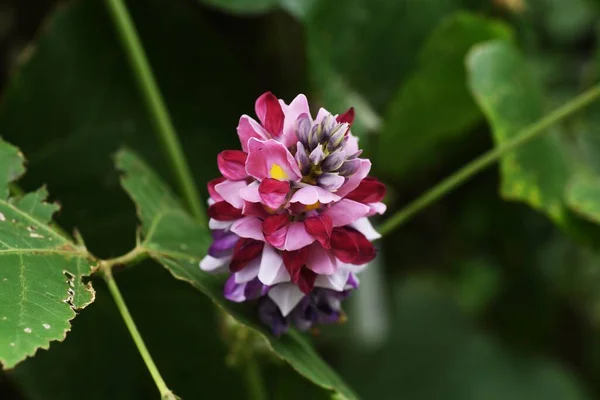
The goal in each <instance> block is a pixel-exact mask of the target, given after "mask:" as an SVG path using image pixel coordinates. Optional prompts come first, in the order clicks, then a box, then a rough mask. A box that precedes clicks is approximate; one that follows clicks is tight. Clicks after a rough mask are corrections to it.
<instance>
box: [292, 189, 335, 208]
mask: <svg viewBox="0 0 600 400" xmlns="http://www.w3.org/2000/svg"><path fill="white" fill-rule="evenodd" d="M340 199H341V197H340V196H338V195H337V194H333V193H331V192H330V191H328V190H325V189H323V188H321V187H319V186H304V187H302V188H300V189H299V190H298V191H297V192H296V193H294V195H293V196H292V198H291V199H290V202H291V203H302V204H304V205H311V204H315V203H316V202H317V201H318V202H320V203H321V204H329V203H331V202H334V201H338V200H340Z"/></svg>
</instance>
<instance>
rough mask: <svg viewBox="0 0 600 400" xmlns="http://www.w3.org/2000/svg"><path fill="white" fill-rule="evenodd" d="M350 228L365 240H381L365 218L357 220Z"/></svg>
mask: <svg viewBox="0 0 600 400" xmlns="http://www.w3.org/2000/svg"><path fill="white" fill-rule="evenodd" d="M350 227H351V228H354V229H356V230H357V231H359V232H360V233H362V234H363V235H365V237H366V238H367V240H371V241H372V240H375V239H379V238H381V235H380V234H379V232H377V231H376V230H375V228H373V225H371V222H370V221H369V219H368V218H367V217H364V218H359V219H357V220H356V221H354V222H352V223H351V224H350Z"/></svg>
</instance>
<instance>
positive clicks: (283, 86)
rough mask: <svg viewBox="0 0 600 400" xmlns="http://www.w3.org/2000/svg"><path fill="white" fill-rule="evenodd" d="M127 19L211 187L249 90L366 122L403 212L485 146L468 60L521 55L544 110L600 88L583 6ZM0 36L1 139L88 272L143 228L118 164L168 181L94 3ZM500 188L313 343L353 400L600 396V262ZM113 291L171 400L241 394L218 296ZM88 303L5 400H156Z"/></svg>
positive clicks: (2, 377) (465, 194)
mask: <svg viewBox="0 0 600 400" xmlns="http://www.w3.org/2000/svg"><path fill="white" fill-rule="evenodd" d="M128 6H129V7H130V10H131V13H132V15H133V17H134V19H135V23H136V25H137V27H138V29H139V31H140V35H141V37H142V40H143V42H144V45H145V47H146V49H147V52H148V56H149V59H150V61H151V63H152V65H153V67H154V69H155V73H156V76H157V79H158V82H159V84H160V87H161V89H162V91H163V94H164V96H165V99H166V102H167V104H168V107H169V109H170V111H171V113H172V116H173V120H174V123H175V126H176V129H177V131H178V133H179V134H180V136H181V139H182V141H183V144H184V147H185V150H186V154H187V156H188V158H189V161H190V163H191V166H192V169H193V171H194V175H195V178H196V181H197V183H198V184H199V185H202V186H203V185H204V182H206V181H207V180H208V179H211V178H212V177H214V176H215V175H216V173H217V168H216V162H215V157H216V154H217V153H218V152H219V151H220V150H222V149H225V148H234V147H235V146H236V141H237V138H236V135H235V127H236V124H237V120H238V118H239V116H240V115H241V114H243V113H248V114H252V112H253V102H254V99H255V98H256V97H257V96H258V95H259V94H261V93H262V92H263V91H265V90H271V91H273V92H274V93H276V94H277V95H278V96H279V97H282V98H284V99H286V100H288V101H289V100H290V99H291V98H292V97H293V96H295V95H296V94H297V93H299V92H303V93H306V94H307V95H308V96H309V98H310V99H311V102H312V103H313V105H314V106H315V110H316V107H317V106H321V105H323V106H325V107H327V108H328V109H330V110H331V111H333V112H340V111H343V110H344V109H345V108H347V107H348V106H349V105H355V106H356V108H357V112H358V116H357V122H356V126H355V133H357V134H359V135H361V137H362V138H361V140H362V142H361V143H363V144H364V146H365V147H366V149H367V154H368V156H369V157H371V158H372V159H373V164H374V169H375V171H374V172H375V174H376V175H378V176H380V177H381V178H382V179H383V180H384V181H385V182H386V183H387V184H388V185H389V195H388V199H387V202H388V205H389V209H390V212H393V211H394V210H397V209H399V208H401V207H402V205H404V204H406V203H407V202H408V201H409V200H411V199H413V198H415V197H417V196H418V195H419V194H420V193H422V192H423V191H424V190H426V189H427V188H428V187H430V186H431V185H433V184H434V183H436V182H437V181H439V180H440V179H442V178H444V177H445V176H447V175H449V174H450V173H451V172H453V171H454V170H455V169H457V168H458V167H460V166H461V165H463V164H465V163H466V162H468V161H469V160H471V159H472V158H474V157H475V156H477V155H478V154H480V153H482V152H484V151H485V150H487V149H489V148H491V147H492V146H493V140H492V135H491V134H490V131H489V128H488V124H487V123H486V121H485V119H484V117H483V114H482V113H481V111H479V108H478V107H477V105H476V104H475V102H474V101H473V99H472V96H471V94H470V92H469V90H468V88H467V86H468V85H467V78H466V72H465V68H464V65H465V61H464V58H465V55H466V52H467V51H468V50H469V49H470V48H471V46H472V45H475V44H477V43H479V42H483V41H486V40H489V39H494V38H505V39H506V38H512V39H510V40H513V41H514V42H515V43H516V45H517V46H518V48H519V49H520V50H521V51H522V53H523V54H524V57H525V60H526V63H527V66H528V67H529V68H530V69H531V71H532V76H533V78H534V80H535V81H536V84H538V85H540V86H541V87H543V89H544V91H545V92H544V93H545V94H544V97H543V107H544V108H545V109H551V108H552V107H554V106H556V105H558V104H561V103H562V102H564V101H566V100H568V99H569V98H571V97H572V96H574V95H575V94H577V93H578V92H580V91H581V90H582V89H584V88H586V87H587V86H589V85H590V83H592V82H594V81H595V80H597V78H598V76H599V69H598V52H597V44H598V43H597V35H596V29H597V26H596V21H597V19H598V15H599V12H600V3H598V2H597V1H594V0H577V1H575V0H570V1H559V0H495V1H491V0H422V1H421V0H419V1H418V0H335V1H334V0H310V1H309V0H304V1H303V0H255V1H251V0H236V1H224V0H204V1H195V0H139V1H137V0H136V1H129V2H128ZM457 13H458V14H457ZM491 19H494V22H492V21H491ZM0 35H1V36H0V88H1V90H2V99H3V100H2V105H1V107H0V135H2V137H3V138H4V139H6V140H9V141H11V142H12V143H14V144H16V145H18V146H19V147H20V148H21V149H22V150H23V152H24V153H25V154H26V155H27V158H28V160H29V164H28V170H29V172H28V174H27V177H26V179H25V181H24V182H23V186H24V187H26V188H27V189H34V188H36V187H38V186H40V185H41V184H43V183H46V184H48V186H49V188H50V191H51V193H52V196H53V198H55V199H57V200H59V201H60V203H61V204H62V205H63V210H62V212H61V213H60V215H59V218H58V222H59V223H60V224H61V225H62V226H64V227H66V228H69V229H71V228H73V227H77V228H78V229H79V230H80V231H81V232H82V234H83V236H84V237H85V238H86V243H87V245H88V247H89V248H90V250H91V251H92V252H94V253H95V254H98V255H100V256H103V257H110V256H117V255H119V254H122V253H123V252H125V251H127V250H128V249H130V248H131V247H132V246H133V243H134V237H135V229H136V223H137V222H136V218H135V210H134V207H133V205H132V204H131V203H130V202H129V200H128V199H127V198H126V196H125V194H124V193H123V192H122V191H121V189H120V188H119V184H118V176H117V174H116V172H115V171H114V167H113V166H112V155H113V154H114V152H115V151H116V150H117V149H118V148H119V147H121V146H123V145H126V146H128V147H131V148H133V149H135V150H136V151H138V152H140V153H141V154H142V155H143V156H144V157H145V158H146V159H147V160H148V161H149V163H150V164H151V165H152V166H153V167H154V168H155V169H157V170H158V171H159V172H160V173H161V174H162V176H163V177H164V178H165V179H167V180H169V178H170V174H169V171H168V169H167V168H166V163H165V161H164V157H163V153H162V151H161V149H160V146H159V143H158V141H157V140H156V137H155V135H154V132H153V130H152V126H151V125H150V123H149V121H148V117H147V114H146V112H145V109H144V108H143V105H142V102H141V99H140V96H139V94H138V92H137V90H136V87H135V85H134V81H133V78H132V75H131V72H130V69H129V67H128V65H127V63H126V59H125V57H124V53H123V51H122V49H121V47H120V45H119V43H118V41H117V38H116V35H115V33H114V29H113V25H112V23H111V21H110V20H109V18H108V15H107V13H106V11H105V7H104V4H103V2H102V1H99V0H71V1H61V2H55V1H50V0H47V1H40V0H35V1H34V0H13V1H7V0H5V1H4V2H2V3H1V7H0ZM522 106H523V105H521V104H515V107H522ZM599 115H600V109H598V108H597V107H595V108H594V107H592V108H591V109H590V110H588V111H586V112H585V113H583V114H582V115H579V116H578V117H577V118H576V119H573V120H569V122H568V123H565V124H562V125H561V126H560V127H559V129H560V132H561V133H560V134H561V135H562V136H563V137H566V138H569V137H573V136H574V135H578V134H580V133H581V132H582V131H583V133H584V134H587V135H588V136H587V140H588V141H589V142H590V143H592V144H591V145H590V148H593V143H594V142H593V140H594V137H593V133H594V129H593V126H594V121H595V120H598V116H599ZM596 131H597V129H596ZM596 133H598V132H596ZM595 140H597V138H596V139H595ZM586 143H587V142H586ZM592 154H593V152H592ZM545 157H549V156H548V155H543V154H542V155H540V159H539V160H537V162H539V163H542V164H543V163H544V162H545V160H546V158H545ZM596 162H597V160H596ZM499 174H500V171H499V169H498V168H496V167H494V168H491V169H489V170H487V171H485V172H484V173H482V174H480V175H478V176H477V177H476V178H475V179H473V180H472V181H470V182H468V183H467V184H465V185H464V186H462V187H460V188H459V189H457V190H456V191H454V192H453V193H451V194H450V195H449V196H447V197H446V198H444V199H443V200H442V201H440V202H438V203H437V204H435V205H433V206H431V207H430V208H428V209H427V210H425V211H424V212H423V213H422V214H420V215H418V216H417V217H416V218H414V219H413V220H411V221H410V222H409V223H407V224H406V225H404V226H402V227H401V228H400V229H399V230H397V231H395V232H394V233H392V234H390V235H389V236H387V237H386V238H385V239H384V240H383V241H382V242H381V243H380V244H379V246H380V250H381V256H380V257H379V259H378V260H377V262H376V263H375V265H373V266H372V268H371V269H370V270H369V271H368V272H366V273H365V276H364V277H363V284H362V288H361V290H360V291H359V292H357V293H356V295H355V296H354V297H353V298H352V299H351V300H350V303H349V304H348V306H347V312H348V315H349V321H348V322H347V323H345V324H343V325H340V326H335V327H331V328H329V327H327V328H324V329H322V331H321V334H320V335H318V336H316V337H315V338H314V342H315V344H316V346H317V347H318V349H319V351H320V352H321V353H322V354H323V355H324V357H325V358H326V359H327V360H328V361H329V362H330V364H331V365H332V366H333V367H334V368H335V369H336V370H338V371H339V372H340V374H341V375H342V376H343V377H344V378H345V380H346V381H347V383H348V384H349V385H350V386H351V387H353V388H354V389H355V390H356V391H357V392H358V394H359V395H361V397H364V398H367V399H371V398H373V399H375V398H378V399H396V398H407V399H416V400H419V399H423V400H429V399H457V400H459V399H460V400H466V399H486V400H487V399H496V398H497V399H506V398H510V399H533V398H536V399H537V398H539V399H542V398H543V399H592V398H597V397H598V396H600V384H599V382H600V326H599V322H600V319H599V315H600V314H599V312H600V298H599V297H598V294H597V293H598V290H597V288H598V285H599V284H600V272H599V271H600V270H599V269H598V268H599V265H598V261H600V257H598V253H597V251H596V250H595V249H594V248H591V247H589V246H585V245H583V244H581V243H580V241H579V239H578V238H574V237H573V236H572V235H570V234H569V233H565V232H564V230H561V229H560V228H557V227H556V226H555V225H553V223H552V222H551V221H550V219H548V218H546V217H545V216H544V215H542V214H541V213H538V212H536V211H535V210H534V209H532V208H529V207H528V206H527V205H525V204H522V203H515V202H511V201H507V200H505V199H503V198H502V197H501V196H500V194H499V190H498V188H499V185H500V178H499ZM203 190H204V189H203ZM503 194H504V195H505V197H510V196H507V195H506V193H505V192H503ZM117 279H118V280H119V283H120V285H121V287H122V290H123V291H124V292H125V297H126V300H127V302H128V303H129V305H130V308H131V312H132V314H133V316H134V318H135V319H136V321H137V322H138V324H139V328H140V330H141V331H142V333H143V335H144V337H145V339H146V340H147V342H148V346H149V348H150V351H151V352H152V354H153V355H154V356H155V358H156V362H157V364H158V365H159V367H160V369H161V371H162V372H163V374H164V377H165V379H166V381H167V382H168V383H169V385H170V387H172V388H173V390H174V391H175V392H176V393H177V394H179V395H181V396H182V397H183V398H186V399H195V398H244V396H245V390H246V389H245V387H244V385H243V381H242V377H241V374H240V373H239V371H238V370H237V369H235V368H231V367H229V366H228V365H227V361H226V360H227V354H228V351H229V346H228V344H227V343H226V341H225V340H224V339H223V337H222V334H221V332H222V329H221V327H220V323H219V319H218V316H217V315H216V313H215V312H214V307H213V306H212V305H211V304H210V302H209V300H207V299H206V298H205V297H204V296H203V295H202V294H200V293H199V292H197V291H195V290H193V289H192V288H191V287H189V286H188V285H186V284H184V283H182V282H178V281H175V280H173V279H171V277H170V275H169V274H168V273H167V272H165V271H164V270H163V269H162V268H160V267H159V266H157V265H155V264H153V263H151V262H147V263H143V264H140V265H137V266H135V267H133V268H130V269H127V270H124V271H120V272H118V274H117ZM94 283H95V287H96V288H97V291H98V295H97V301H96V302H95V303H94V304H92V305H91V306H90V307H89V308H88V309H86V310H85V311H84V312H82V313H81V315H80V316H79V317H78V318H77V319H75V320H74V321H73V329H72V332H71V333H70V334H69V335H68V337H67V340H66V341H65V342H63V343H53V344H52V345H51V347H50V350H49V351H40V352H39V353H38V355H37V356H36V357H35V358H33V359H30V360H27V361H25V362H24V363H22V364H21V365H20V366H18V367H17V368H16V369H15V370H13V371H8V372H4V373H2V372H0V398H1V399H5V398H6V399H32V400H38V399H39V400H52V399H107V398H110V399H145V398H153V397H157V393H156V390H155V387H154V385H153V382H152V380H151V378H150V376H149V374H148V372H147V371H146V369H145V368H144V366H143V364H142V362H141V360H140V357H139V355H138V354H137V352H136V350H135V347H134V346H133V343H132V342H131V340H130V338H129V336H128V333H127V331H126V329H125V328H124V326H123V324H122V322H121V320H120V316H119V315H118V313H117V310H116V308H115V307H114V305H113V303H112V300H111V299H110V297H109V296H108V295H107V293H106V290H105V288H104V286H103V283H102V282H94ZM0 307H1V305H0ZM261 366H262V368H263V376H264V378H265V381H266V382H267V384H268V387H269V391H270V396H271V398H285V399H292V398H296V397H297V398H311V399H312V398H326V397H327V396H328V394H327V393H325V392H323V391H321V390H320V389H318V388H315V387H314V386H313V385H312V384H311V383H310V382H308V381H307V380H305V379H303V378H301V377H299V376H297V375H296V374H295V373H294V371H293V370H292V369H291V368H289V367H287V366H285V365H283V364H282V363H280V362H278V361H276V360H274V359H270V358H267V357H265V359H263V360H261ZM307 396H308V397H307Z"/></svg>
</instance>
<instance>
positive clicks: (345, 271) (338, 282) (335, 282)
mask: <svg viewBox="0 0 600 400" xmlns="http://www.w3.org/2000/svg"><path fill="white" fill-rule="evenodd" d="M348 276H350V269H349V268H339V269H338V270H337V271H336V272H335V273H333V274H331V275H319V276H317V279H316V280H315V286H319V287H322V288H326V289H333V290H335V291H338V292H342V291H343V290H344V287H345V286H346V282H348Z"/></svg>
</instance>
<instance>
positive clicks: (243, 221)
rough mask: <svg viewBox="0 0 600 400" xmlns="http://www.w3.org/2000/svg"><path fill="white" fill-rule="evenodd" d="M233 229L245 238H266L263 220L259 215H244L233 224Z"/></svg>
mask: <svg viewBox="0 0 600 400" xmlns="http://www.w3.org/2000/svg"><path fill="white" fill-rule="evenodd" d="M231 231H232V232H233V233H235V234H236V235H238V236H239V237H243V238H250V239H255V240H262V241H264V240H265V237H264V235H263V232H262V221H261V220H260V219H259V218H258V217H243V218H240V219H238V220H237V221H235V222H234V223H233V225H231Z"/></svg>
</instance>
